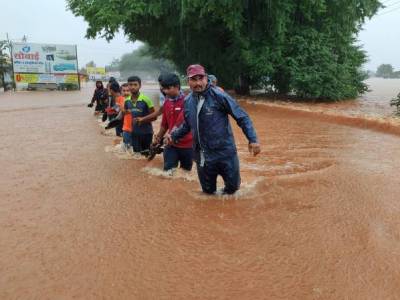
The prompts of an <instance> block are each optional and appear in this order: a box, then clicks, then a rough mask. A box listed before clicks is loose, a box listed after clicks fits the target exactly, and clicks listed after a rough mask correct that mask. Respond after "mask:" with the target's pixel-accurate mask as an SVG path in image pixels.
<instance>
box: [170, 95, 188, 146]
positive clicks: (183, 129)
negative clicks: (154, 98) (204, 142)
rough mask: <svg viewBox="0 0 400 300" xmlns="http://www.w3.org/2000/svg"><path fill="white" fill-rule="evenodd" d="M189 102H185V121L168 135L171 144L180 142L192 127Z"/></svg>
mask: <svg viewBox="0 0 400 300" xmlns="http://www.w3.org/2000/svg"><path fill="white" fill-rule="evenodd" d="M186 104H187V102H186V103H185V110H184V115H183V116H184V122H183V123H182V124H181V125H180V126H179V127H178V128H176V129H174V130H173V131H172V132H171V135H170V136H167V142H168V143H169V144H171V143H172V142H174V143H175V144H178V143H179V140H180V139H181V138H183V137H184V136H185V135H187V134H188V133H189V132H190V130H191V128H190V125H189V122H188V121H189V109H188V108H187V106H186Z"/></svg>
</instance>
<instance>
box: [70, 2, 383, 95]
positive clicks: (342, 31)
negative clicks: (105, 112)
mask: <svg viewBox="0 0 400 300" xmlns="http://www.w3.org/2000/svg"><path fill="white" fill-rule="evenodd" d="M68 4H69V8H70V9H71V10H72V12H73V13H74V14H75V15H77V16H83V17H84V18H85V20H86V21H87V22H88V23H89V29H88V32H87V37H90V38H95V37H96V36H97V35H101V36H103V37H105V38H106V39H112V38H113V36H114V34H115V33H116V32H117V31H118V30H120V29H122V30H123V31H124V32H125V34H126V35H127V36H128V37H129V38H130V39H131V40H132V41H134V40H141V41H144V42H146V43H147V44H148V45H149V46H150V50H151V51H152V52H153V53H154V54H155V55H157V56H158V57H164V58H166V59H170V60H171V61H173V62H174V63H175V64H176V66H177V67H178V68H179V70H180V71H181V72H184V70H185V67H186V66H187V65H188V64H191V63H196V62H198V63H202V64H204V65H205V66H206V68H207V69H208V71H209V72H210V73H214V74H216V75H217V76H218V78H219V79H220V82H221V84H222V85H224V86H225V87H226V88H230V87H236V88H237V89H238V90H239V91H240V92H243V93H246V92H248V91H249V85H256V84H259V83H260V82H262V83H263V84H265V85H266V86H269V87H271V90H273V91H275V92H278V93H282V94H288V93H294V94H295V95H297V96H300V97H306V98H328V99H342V98H352V97H356V96H357V95H358V94H359V93H362V92H364V91H365V90H366V86H365V85H364V84H363V82H362V81H363V79H364V78H365V74H363V73H362V72H361V70H360V68H361V65H362V64H363V63H364V62H365V54H364V52H363V51H362V50H361V49H360V48H359V47H358V46H356V45H355V42H356V35H357V33H358V31H359V30H360V28H361V25H362V24H363V22H364V21H365V19H366V18H369V17H372V16H373V15H374V14H375V13H376V12H377V10H378V9H379V7H380V6H381V4H380V3H379V1H378V0H335V1H330V0H302V1H298V0H264V1H262V0H220V1H215V0H168V1H166V0H131V1H127V0H126V1H124V0H68Z"/></svg>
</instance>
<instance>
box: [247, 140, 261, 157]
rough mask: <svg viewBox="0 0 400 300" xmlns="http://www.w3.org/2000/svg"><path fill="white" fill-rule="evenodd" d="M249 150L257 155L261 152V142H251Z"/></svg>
mask: <svg viewBox="0 0 400 300" xmlns="http://www.w3.org/2000/svg"><path fill="white" fill-rule="evenodd" d="M249 152H250V153H251V154H253V155H254V156H256V155H257V154H259V153H260V152H261V148H260V144H258V143H250V144H249Z"/></svg>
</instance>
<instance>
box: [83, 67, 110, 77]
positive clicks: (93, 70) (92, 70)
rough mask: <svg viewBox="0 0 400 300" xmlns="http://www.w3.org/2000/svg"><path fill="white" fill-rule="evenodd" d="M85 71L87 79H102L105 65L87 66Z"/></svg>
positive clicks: (104, 74) (104, 73)
mask: <svg viewBox="0 0 400 300" xmlns="http://www.w3.org/2000/svg"><path fill="white" fill-rule="evenodd" d="M86 72H87V74H88V76H89V80H102V79H104V78H105V76H106V68H105V67H87V68H86Z"/></svg>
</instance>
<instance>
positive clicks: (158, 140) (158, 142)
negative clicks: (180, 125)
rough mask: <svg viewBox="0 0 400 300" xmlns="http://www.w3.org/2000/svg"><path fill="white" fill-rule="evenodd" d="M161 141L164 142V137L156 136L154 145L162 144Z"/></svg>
mask: <svg viewBox="0 0 400 300" xmlns="http://www.w3.org/2000/svg"><path fill="white" fill-rule="evenodd" d="M161 141H162V137H161V136H159V135H158V134H155V135H154V139H153V144H154V145H157V144H161Z"/></svg>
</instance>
